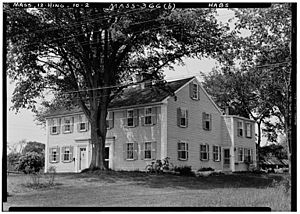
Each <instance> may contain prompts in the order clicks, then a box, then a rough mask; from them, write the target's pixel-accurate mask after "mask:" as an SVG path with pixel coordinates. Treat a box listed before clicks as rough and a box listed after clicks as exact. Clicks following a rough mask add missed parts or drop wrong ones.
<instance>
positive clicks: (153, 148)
mask: <svg viewBox="0 0 300 214" xmlns="http://www.w3.org/2000/svg"><path fill="white" fill-rule="evenodd" d="M156 144H157V143H156V142H155V141H154V142H152V143H151V158H152V160H156Z"/></svg>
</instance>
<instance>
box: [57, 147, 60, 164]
mask: <svg viewBox="0 0 300 214" xmlns="http://www.w3.org/2000/svg"><path fill="white" fill-rule="evenodd" d="M59 157H60V148H59V147H58V146H57V162H59Z"/></svg>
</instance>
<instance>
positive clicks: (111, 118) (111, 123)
mask: <svg viewBox="0 0 300 214" xmlns="http://www.w3.org/2000/svg"><path fill="white" fill-rule="evenodd" d="M113 127H114V112H112V111H108V112H107V116H106V128H107V129H112V128H113Z"/></svg>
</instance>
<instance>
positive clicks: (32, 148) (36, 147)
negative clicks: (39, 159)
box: [22, 141, 45, 155]
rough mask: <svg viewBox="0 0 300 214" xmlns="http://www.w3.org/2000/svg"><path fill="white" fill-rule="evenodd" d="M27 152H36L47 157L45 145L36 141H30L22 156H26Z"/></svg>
mask: <svg viewBox="0 0 300 214" xmlns="http://www.w3.org/2000/svg"><path fill="white" fill-rule="evenodd" d="M27 152H36V153H38V154H42V155H45V144H43V143H39V142H36V141H29V142H27V144H26V146H25V147H24V148H23V150H22V154H26V153H27Z"/></svg>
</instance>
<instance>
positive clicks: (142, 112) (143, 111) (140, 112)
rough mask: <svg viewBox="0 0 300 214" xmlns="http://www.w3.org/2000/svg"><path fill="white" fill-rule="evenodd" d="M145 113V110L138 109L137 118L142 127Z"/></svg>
mask: <svg viewBox="0 0 300 214" xmlns="http://www.w3.org/2000/svg"><path fill="white" fill-rule="evenodd" d="M145 111H146V108H141V109H139V116H140V118H141V120H140V121H141V126H144V125H145Z"/></svg>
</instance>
